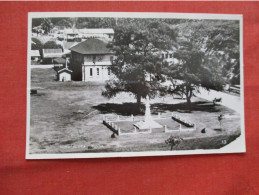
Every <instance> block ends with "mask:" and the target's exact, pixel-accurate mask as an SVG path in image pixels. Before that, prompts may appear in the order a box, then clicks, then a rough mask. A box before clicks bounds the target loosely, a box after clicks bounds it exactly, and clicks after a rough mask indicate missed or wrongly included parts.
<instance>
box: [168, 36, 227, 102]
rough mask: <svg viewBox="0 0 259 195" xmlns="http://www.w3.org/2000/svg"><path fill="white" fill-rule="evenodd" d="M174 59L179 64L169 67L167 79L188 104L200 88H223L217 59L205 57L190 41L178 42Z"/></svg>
mask: <svg viewBox="0 0 259 195" xmlns="http://www.w3.org/2000/svg"><path fill="white" fill-rule="evenodd" d="M174 57H175V58H176V59H178V62H179V63H177V64H172V65H171V66H170V68H169V71H168V72H167V73H168V76H169V77H168V78H171V79H172V82H173V83H174V84H175V88H177V89H178V91H180V92H181V93H182V94H184V95H185V97H186V100H187V103H188V104H190V103H191V98H192V97H193V96H194V95H195V93H199V89H200V88H201V87H202V88H205V89H207V90H210V89H215V90H221V89H222V88H223V84H224V79H223V77H222V71H221V66H220V64H219V61H218V59H217V58H216V57H214V56H207V55H206V54H205V52H202V51H201V50H200V49H199V47H197V45H195V44H193V43H192V41H191V40H190V39H184V40H181V41H179V49H178V50H177V51H176V52H175V54H174ZM176 80H177V82H175V81H176Z"/></svg>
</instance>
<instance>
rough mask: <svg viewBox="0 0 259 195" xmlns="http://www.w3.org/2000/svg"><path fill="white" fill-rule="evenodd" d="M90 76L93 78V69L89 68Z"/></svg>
mask: <svg viewBox="0 0 259 195" xmlns="http://www.w3.org/2000/svg"><path fill="white" fill-rule="evenodd" d="M90 76H93V69H92V68H90Z"/></svg>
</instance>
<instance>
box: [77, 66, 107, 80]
mask: <svg viewBox="0 0 259 195" xmlns="http://www.w3.org/2000/svg"><path fill="white" fill-rule="evenodd" d="M82 68H83V70H82V72H83V75H82V76H83V78H82V80H83V81H103V82H104V81H106V80H109V79H110V78H111V72H110V75H109V74H108V68H109V66H94V65H93V66H90V65H86V66H83V67H82ZM90 69H92V76H91V75H90ZM98 69H99V75H98V74H97V73H98Z"/></svg>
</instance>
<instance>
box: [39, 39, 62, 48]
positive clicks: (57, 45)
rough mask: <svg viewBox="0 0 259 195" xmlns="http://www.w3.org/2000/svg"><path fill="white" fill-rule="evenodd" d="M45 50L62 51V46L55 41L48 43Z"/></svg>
mask: <svg viewBox="0 0 259 195" xmlns="http://www.w3.org/2000/svg"><path fill="white" fill-rule="evenodd" d="M43 48H44V49H59V48H60V49H62V46H61V45H59V44H57V43H56V42H55V41H47V42H46V43H45V44H44V46H43Z"/></svg>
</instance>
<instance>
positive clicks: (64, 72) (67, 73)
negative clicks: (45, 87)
mask: <svg viewBox="0 0 259 195" xmlns="http://www.w3.org/2000/svg"><path fill="white" fill-rule="evenodd" d="M71 74H72V71H71V70H69V69H68V68H67V67H66V68H61V69H59V70H58V71H57V79H58V81H62V82H65V81H71Z"/></svg>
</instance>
